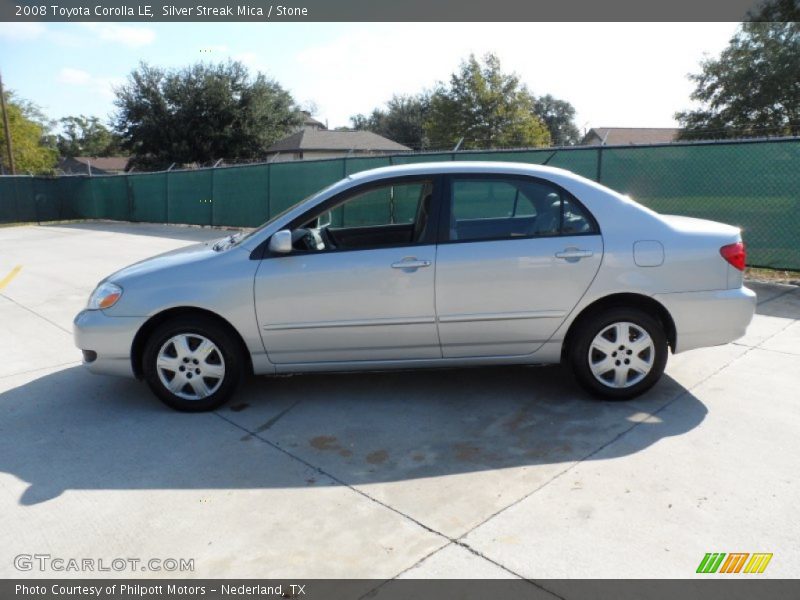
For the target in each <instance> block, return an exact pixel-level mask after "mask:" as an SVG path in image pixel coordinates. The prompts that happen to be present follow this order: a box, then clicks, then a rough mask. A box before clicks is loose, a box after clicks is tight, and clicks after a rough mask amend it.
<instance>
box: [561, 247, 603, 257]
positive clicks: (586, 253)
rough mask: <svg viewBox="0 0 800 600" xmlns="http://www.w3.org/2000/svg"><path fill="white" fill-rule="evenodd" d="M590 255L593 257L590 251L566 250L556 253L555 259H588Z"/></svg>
mask: <svg viewBox="0 0 800 600" xmlns="http://www.w3.org/2000/svg"><path fill="white" fill-rule="evenodd" d="M592 255H594V252H592V251H591V250H578V249H577V248H567V249H566V250H562V251H561V252H556V258H563V259H565V260H570V259H573V260H577V259H580V258H589V257H590V256H592Z"/></svg>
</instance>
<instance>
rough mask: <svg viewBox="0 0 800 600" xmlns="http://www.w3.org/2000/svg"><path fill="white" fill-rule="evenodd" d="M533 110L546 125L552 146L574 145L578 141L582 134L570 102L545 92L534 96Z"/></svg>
mask: <svg viewBox="0 0 800 600" xmlns="http://www.w3.org/2000/svg"><path fill="white" fill-rule="evenodd" d="M533 110H534V112H535V113H536V115H537V116H538V117H539V118H540V119H541V120H542V121H543V122H544V124H545V125H546V126H547V130H548V131H549V132H550V140H551V143H552V145H553V146H575V145H576V144H578V143H580V141H581V137H582V136H581V132H580V131H579V130H578V127H577V126H576V125H575V108H574V107H573V106H572V104H570V103H569V102H567V101H566V100H559V99H558V98H554V97H553V96H551V95H550V94H546V95H544V96H539V97H538V98H536V100H535V101H534V103H533Z"/></svg>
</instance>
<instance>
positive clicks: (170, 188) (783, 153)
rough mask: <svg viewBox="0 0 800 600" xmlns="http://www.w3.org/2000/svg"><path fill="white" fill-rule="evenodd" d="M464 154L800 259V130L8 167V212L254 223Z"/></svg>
mask: <svg viewBox="0 0 800 600" xmlns="http://www.w3.org/2000/svg"><path fill="white" fill-rule="evenodd" d="M454 160H455V161H458V160H491V161H514V162H525V163H532V164H547V165H550V166H554V167H562V168H565V169H569V170H570V171H573V172H575V173H578V174H580V175H583V176H585V177H588V178H591V179H594V180H599V181H600V182H602V183H603V184H605V185H607V186H609V187H611V188H613V189H615V190H617V191H619V192H622V193H625V194H629V195H630V196H632V197H633V198H634V199H636V200H637V201H639V202H641V203H642V204H645V205H646V206H649V207H651V208H653V209H655V210H657V211H658V212H662V213H669V214H680V215H688V216H694V217H701V218H706V219H713V220H716V221H723V222H726V223H731V224H734V225H738V226H740V227H742V229H743V231H744V239H745V242H746V243H747V245H748V251H749V256H748V259H749V263H750V264H751V265H754V266H765V267H776V268H786V269H800V138H792V139H777V140H758V141H738V142H712V143H708V142H705V143H685V144H684V143H681V144H665V145H658V146H625V147H620V146H605V147H576V148H557V149H552V148H551V149H541V150H509V151H485V152H471V151H470V152H456V153H453V152H444V153H425V154H399V155H393V156H381V157H352V158H339V159H332V160H319V161H298V162H285V163H272V164H260V165H250V166H237V167H223V168H217V169H197V170H190V171H171V172H162V173H143V174H128V175H113V176H100V177H83V176H71V177H57V178H38V177H0V223H10V222H30V221H53V220H66V219H114V220H121V221H143V222H157V223H185V224H196V225H230V226H241V227H252V226H256V225H258V224H260V223H262V222H263V221H265V220H267V219H268V218H269V217H270V216H271V215H275V214H277V213H278V212H280V211H282V210H284V209H285V208H287V207H288V206H290V205H292V204H294V203H295V202H297V201H299V200H301V199H302V198H304V197H306V196H308V195H309V194H311V193H313V192H315V191H317V190H319V189H321V188H323V187H325V186H327V185H329V184H330V183H333V182H335V181H337V180H339V179H341V178H342V177H344V176H346V175H349V174H351V173H356V172H358V171H363V170H365V169H371V168H375V167H380V166H387V165H399V164H408V163H414V162H430V161H454Z"/></svg>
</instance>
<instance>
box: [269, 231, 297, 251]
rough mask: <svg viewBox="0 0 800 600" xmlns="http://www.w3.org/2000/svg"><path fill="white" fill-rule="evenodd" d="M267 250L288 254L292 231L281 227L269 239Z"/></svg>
mask: <svg viewBox="0 0 800 600" xmlns="http://www.w3.org/2000/svg"><path fill="white" fill-rule="evenodd" d="M269 251H270V252H273V253H275V254H289V253H290V252H291V251H292V232H291V231H289V230H288V229H281V230H280V231H276V232H275V233H273V234H272V237H271V238H270V239H269Z"/></svg>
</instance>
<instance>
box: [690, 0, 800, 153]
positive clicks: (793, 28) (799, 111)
mask: <svg viewBox="0 0 800 600" xmlns="http://www.w3.org/2000/svg"><path fill="white" fill-rule="evenodd" d="M751 18H753V19H758V20H752V21H749V22H746V23H742V25H741V26H740V27H739V29H738V31H737V32H736V34H735V35H734V37H733V38H732V39H731V40H730V42H729V44H728V47H727V48H726V49H725V50H723V51H722V54H720V56H719V58H711V59H706V60H704V61H703V62H702V63H701V69H702V72H701V73H697V74H693V75H690V76H689V78H690V79H691V80H692V81H693V82H694V83H695V84H696V87H695V90H694V92H693V93H692V95H691V98H692V99H693V100H696V101H698V102H700V103H701V108H699V109H697V110H689V111H683V112H679V113H676V115H675V118H676V119H677V120H678V121H679V122H680V123H681V126H682V127H683V128H684V129H683V131H682V132H681V137H682V138H683V139H699V138H717V137H720V138H721V137H742V136H762V135H800V79H798V74H800V22H798V20H800V10H798V2H797V0H781V1H779V2H773V3H769V4H767V5H765V6H763V7H762V9H761V10H760V11H759V12H758V13H756V14H755V15H754V16H753V17H751ZM763 19H768V20H769V21H768V22H767V21H763Z"/></svg>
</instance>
